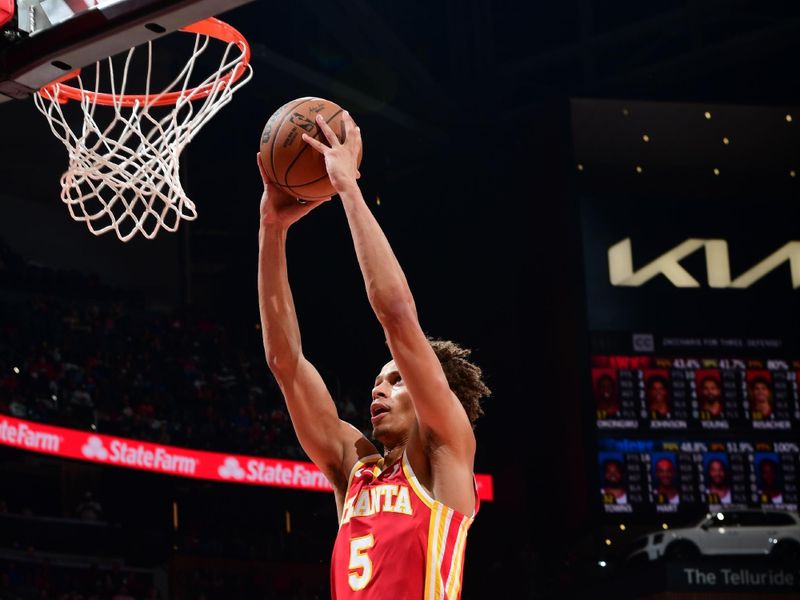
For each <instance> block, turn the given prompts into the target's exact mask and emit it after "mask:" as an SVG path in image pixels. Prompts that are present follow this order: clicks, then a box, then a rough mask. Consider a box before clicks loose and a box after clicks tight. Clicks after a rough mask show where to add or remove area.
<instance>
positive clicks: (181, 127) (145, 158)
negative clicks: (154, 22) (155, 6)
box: [34, 34, 252, 242]
mask: <svg viewBox="0 0 800 600" xmlns="http://www.w3.org/2000/svg"><path fill="white" fill-rule="evenodd" d="M210 39H212V38H209V37H208V36H206V35H202V34H196V39H195V42H194V50H193V51H192V54H191V57H190V58H189V60H188V62H187V64H186V66H185V67H184V68H183V70H182V71H181V72H180V74H179V75H178V76H177V77H176V78H175V79H174V80H173V81H172V82H171V83H170V84H169V85H167V87H166V88H165V89H164V90H162V91H161V92H152V94H153V95H152V96H150V94H151V91H150V76H151V73H152V65H153V44H152V42H148V43H147V79H146V84H145V85H146V89H145V91H144V95H145V96H149V98H142V100H141V101H139V100H137V101H136V103H135V104H134V105H133V106H130V107H126V106H123V105H122V102H121V101H120V100H119V99H120V98H121V97H122V96H123V95H124V94H125V90H126V85H127V84H128V68H129V66H130V64H131V59H132V58H133V56H134V51H135V50H136V48H131V49H130V50H129V51H128V53H127V56H126V58H125V63H124V71H123V72H122V74H121V75H122V77H121V83H120V84H119V85H117V84H115V81H116V79H115V73H114V63H113V61H112V59H111V58H109V59H107V61H99V62H97V63H96V65H95V78H94V79H95V87H94V90H92V91H94V92H99V91H100V90H99V89H98V88H99V86H100V73H101V69H102V67H103V65H104V64H106V63H107V70H108V75H109V80H110V88H111V89H110V91H109V92H108V93H109V94H111V95H112V96H113V97H114V100H115V101H114V104H113V106H104V105H102V104H99V103H98V102H97V98H96V97H94V96H91V94H89V95H82V98H83V99H82V100H81V101H80V106H81V108H82V112H83V117H84V118H83V121H82V123H81V122H76V123H74V126H73V125H71V124H70V122H69V120H68V118H67V116H66V115H65V114H64V113H65V111H64V107H65V106H67V104H66V103H64V99H63V98H62V99H61V100H62V102H59V96H60V94H59V92H60V90H61V86H60V85H56V86H54V87H52V88H49V89H50V90H52V91H51V92H50V93H48V91H46V90H43V91H41V92H40V93H37V94H34V100H35V101H36V107H37V108H38V109H39V111H40V112H41V113H42V114H43V115H44V116H45V117H47V120H48V122H49V123H50V128H51V129H52V131H53V133H54V134H55V135H56V137H57V138H58V139H60V140H61V141H62V142H63V144H64V146H66V148H67V151H68V153H69V166H68V167H67V170H66V171H65V172H64V174H63V175H62V176H61V200H62V201H63V202H64V203H65V204H66V205H67V208H68V209H69V213H70V215H71V216H72V218H73V219H75V220H76V221H82V222H84V223H86V225H87V226H88V227H89V230H90V231H91V232H92V233H93V234H94V235H101V234H103V233H106V232H108V231H111V230H113V231H114V232H115V233H116V234H117V237H119V239H120V240H122V241H123V242H127V241H129V240H130V239H132V238H133V237H135V236H136V234H138V233H140V234H142V235H143V236H144V237H146V238H147V239H153V238H154V237H155V236H156V234H157V233H158V232H159V230H160V229H162V228H163V229H166V230H167V231H172V232H174V231H176V230H177V228H178V226H179V225H180V222H181V221H182V220H186V221H193V220H194V219H196V218H197V212H196V210H195V205H194V202H192V201H191V200H190V199H189V198H188V197H187V195H186V193H185V192H184V190H183V186H182V185H181V181H180V173H179V171H180V156H181V152H183V149H184V148H185V147H186V145H187V144H188V143H189V142H190V141H192V139H193V138H194V136H195V135H197V132H198V131H200V129H202V127H203V126H204V125H205V124H206V123H207V122H208V121H209V119H211V118H212V117H213V116H214V115H215V114H216V113H217V111H219V110H220V109H221V108H222V107H223V106H225V105H226V104H228V102H230V101H231V98H232V97H233V94H234V92H235V91H236V90H238V89H239V88H240V87H241V86H243V85H244V84H245V83H247V82H248V81H249V80H250V79H251V77H252V69H251V67H250V66H249V65H245V66H242V63H243V59H244V56H245V54H244V48H243V47H241V46H242V45H240V44H237V43H229V44H227V48H226V49H225V50H224V52H223V53H222V59H221V61H220V62H219V66H218V68H217V70H216V71H215V72H214V73H213V74H212V75H210V76H208V77H207V78H205V79H204V80H202V81H201V82H200V83H199V84H194V85H193V87H190V85H189V79H190V77H191V76H192V75H193V72H194V70H195V63H196V61H197V59H198V57H199V56H200V55H201V54H203V52H205V50H206V49H207V48H208V46H209V41H210ZM221 43H225V42H221ZM237 68H238V69H246V71H245V72H244V74H243V75H242V76H241V77H240V78H239V79H238V80H237V81H233V82H232V83H231V78H230V77H226V76H227V75H229V74H230V73H232V70H233V69H237ZM76 81H77V83H75V82H76ZM69 83H70V84H74V86H75V87H77V88H78V89H80V90H81V91H82V92H83V91H84V90H85V88H84V83H83V80H82V79H81V77H80V76H79V77H78V78H77V79H72V80H70V82H69ZM206 86H210V88H211V92H210V93H209V94H208V95H207V96H205V97H201V96H202V94H198V93H197V89H198V88H205V87H206ZM117 88H118V89H117ZM170 92H180V93H179V96H178V99H177V102H176V103H175V105H174V106H167V107H163V106H162V107H157V106H155V104H156V103H157V102H158V100H159V99H160V98H163V96H164V95H165V94H167V93H170ZM92 98H93V99H92ZM98 107H99V110H98ZM154 109H156V110H154ZM158 109H160V112H159V110H158ZM111 111H113V114H110V113H111ZM163 112H166V113H167V114H166V115H165V116H162V114H161V113H163ZM109 114H110V120H109ZM96 116H97V118H96ZM72 120H73V121H79V119H75V118H74V116H73V119H72Z"/></svg>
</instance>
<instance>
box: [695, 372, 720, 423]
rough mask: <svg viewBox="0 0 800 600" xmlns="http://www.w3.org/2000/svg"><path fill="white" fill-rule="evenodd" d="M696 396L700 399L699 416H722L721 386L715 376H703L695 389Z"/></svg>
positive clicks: (714, 417) (713, 417) (715, 417)
mask: <svg viewBox="0 0 800 600" xmlns="http://www.w3.org/2000/svg"><path fill="white" fill-rule="evenodd" d="M697 398H698V400H699V401H700V402H699V404H700V416H701V417H706V418H708V417H710V418H712V419H718V418H720V417H722V416H723V414H722V410H723V407H722V388H721V387H720V385H719V380H718V379H717V378H716V377H711V376H710V375H709V376H707V377H703V379H702V380H701V381H700V387H699V388H698V390H697Z"/></svg>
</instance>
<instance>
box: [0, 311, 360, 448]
mask: <svg viewBox="0 0 800 600" xmlns="http://www.w3.org/2000/svg"><path fill="white" fill-rule="evenodd" d="M256 329H257V327H254V328H253V330H251V331H250V332H248V333H247V334H241V333H236V334H232V333H230V332H229V331H227V330H226V328H224V327H223V326H221V325H219V324H217V323H214V322H211V321H209V320H205V319H202V318H194V317H191V318H187V317H183V318H182V317H177V316H175V315H163V314H156V313H152V312H147V311H145V310H135V309H132V308H131V307H130V306H129V305H126V304H124V303H122V302H113V301H112V302H106V303H97V302H95V303H87V302H79V301H75V300H73V301H68V300H63V299H61V300H54V299H52V298H47V299H45V298H42V297H35V298H34V297H32V296H31V297H28V298H26V299H25V300H24V301H19V300H14V299H9V298H7V299H3V298H0V413H5V414H9V415H12V416H15V417H19V418H24V419H30V420H33V421H39V422H44V423H52V424H57V425H63V426H67V427H75V428H81V429H90V430H94V431H97V432H98V433H106V434H111V435H119V436H124V437H133V438H137V439H143V440H149V441H153V442H158V443H163V444H172V445H177V446H187V447H192V448H200V449H207V450H215V451H221V452H238V453H244V454H255V455H260V456H279V457H284V458H298V459H302V458H304V456H305V455H304V454H303V452H302V450H301V449H300V447H299V445H298V443H297V440H296V437H295V434H294V431H293V429H292V427H291V423H290V421H289V416H288V413H287V411H286V408H285V405H284V402H283V399H282V396H281V394H280V390H279V389H278V387H277V385H276V383H275V381H274V379H273V378H272V376H271V375H270V373H269V371H268V369H267V367H266V364H265V361H264V357H263V351H262V350H261V348H260V332H259V331H257V330H256ZM235 338H236V339H235ZM328 379H329V385H330V387H331V388H332V392H333V394H334V397H335V399H336V402H337V404H338V405H339V411H340V414H341V415H342V417H343V418H345V419H347V420H349V421H351V422H353V423H355V424H356V425H357V426H358V425H361V426H363V427H364V428H366V426H367V424H368V421H367V419H366V417H368V407H367V406H366V403H364V406H362V407H361V409H360V410H359V409H358V408H357V407H356V404H355V403H354V402H353V401H352V399H351V398H352V396H351V395H350V394H348V393H346V392H344V391H342V390H341V389H340V387H341V386H339V385H338V382H337V381H336V380H335V379H334V378H331V377H328Z"/></svg>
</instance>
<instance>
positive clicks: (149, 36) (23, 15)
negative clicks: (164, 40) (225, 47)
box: [0, 0, 251, 103]
mask: <svg viewBox="0 0 800 600" xmlns="http://www.w3.org/2000/svg"><path fill="white" fill-rule="evenodd" d="M250 1H251V0H0V103H2V102H4V101H6V100H10V99H22V98H27V97H29V96H30V95H31V94H33V93H35V92H36V91H38V90H39V89H40V88H41V87H42V86H44V85H47V84H48V83H51V82H53V81H55V80H57V79H59V78H60V77H63V76H64V75H66V74H68V73H70V72H72V71H74V70H75V69H80V68H83V67H85V66H87V65H89V64H92V63H94V62H95V61H97V60H100V59H103V58H106V57H108V56H113V55H115V54H118V53H120V52H123V51H125V50H127V49H129V48H131V47H133V46H138V45H140V44H143V43H145V42H147V41H149V40H153V39H156V38H158V37H161V36H163V35H166V34H168V33H172V32H173V31H176V30H178V29H180V28H181V27H184V26H187V25H190V24H192V23H195V22H197V21H200V20H202V19H204V18H206V17H209V16H213V15H217V14H220V13H222V12H225V11H227V10H230V9H232V8H235V7H237V6H240V5H242V4H247V3H248V2H250ZM3 21H7V22H6V23H5V24H3Z"/></svg>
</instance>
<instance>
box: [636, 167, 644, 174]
mask: <svg viewBox="0 0 800 600" xmlns="http://www.w3.org/2000/svg"><path fill="white" fill-rule="evenodd" d="M642 170H643V169H642V167H641V166H639V165H636V172H637V173H641V172H642Z"/></svg>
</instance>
